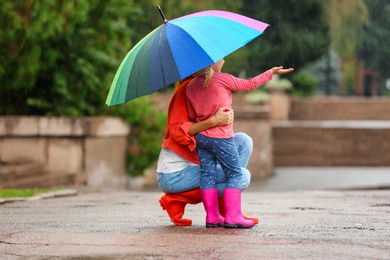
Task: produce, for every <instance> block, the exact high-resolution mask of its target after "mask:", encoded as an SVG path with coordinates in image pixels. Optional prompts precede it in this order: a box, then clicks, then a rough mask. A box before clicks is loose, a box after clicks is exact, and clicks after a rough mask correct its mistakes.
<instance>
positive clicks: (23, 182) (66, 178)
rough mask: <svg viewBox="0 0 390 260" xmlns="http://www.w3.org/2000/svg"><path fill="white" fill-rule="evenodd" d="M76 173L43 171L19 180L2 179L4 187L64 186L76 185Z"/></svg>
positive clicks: (2, 186)
mask: <svg viewBox="0 0 390 260" xmlns="http://www.w3.org/2000/svg"><path fill="white" fill-rule="evenodd" d="M76 181H77V178H76V174H75V173H67V172H42V173H41V174H40V175H39V176H30V177H24V178H21V179H18V180H9V181H2V182H1V184H0V188H3V189H11V188H13V189H34V188H63V187H69V186H76V184H77V182H76Z"/></svg>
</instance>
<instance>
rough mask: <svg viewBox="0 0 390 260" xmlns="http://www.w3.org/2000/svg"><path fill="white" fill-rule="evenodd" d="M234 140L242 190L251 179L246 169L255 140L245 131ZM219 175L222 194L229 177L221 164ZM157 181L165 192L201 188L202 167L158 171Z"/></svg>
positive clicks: (217, 181) (218, 166)
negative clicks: (164, 171)
mask: <svg viewBox="0 0 390 260" xmlns="http://www.w3.org/2000/svg"><path fill="white" fill-rule="evenodd" d="M234 141H235V143H236V146H237V150H238V156H239V164H240V167H241V173H242V177H241V185H240V189H241V191H243V190H245V189H246V188H247V187H248V186H249V184H250V180H251V173H250V172H249V171H248V170H247V169H246V167H247V165H248V162H249V159H250V157H251V155H252V150H253V141H252V138H251V137H250V136H248V135H247V134H245V133H236V134H235V135H234ZM216 172H217V175H216V183H215V186H216V187H217V188H218V195H219V196H222V194H223V189H224V188H226V184H227V179H226V176H225V173H224V172H223V170H222V168H221V166H220V165H219V164H218V165H217V171H216ZM157 183H158V186H159V187H160V189H161V190H162V191H163V192H165V193H178V192H183V191H188V190H191V189H195V188H199V186H200V167H199V166H188V167H186V168H184V169H183V170H181V171H178V172H173V173H157Z"/></svg>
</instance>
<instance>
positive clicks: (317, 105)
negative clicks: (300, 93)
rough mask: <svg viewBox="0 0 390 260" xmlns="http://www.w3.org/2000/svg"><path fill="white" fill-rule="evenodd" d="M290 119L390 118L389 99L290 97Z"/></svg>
mask: <svg viewBox="0 0 390 260" xmlns="http://www.w3.org/2000/svg"><path fill="white" fill-rule="evenodd" d="M289 119H290V120H390V99H388V98H379V97H375V98H362V97H318V98H292V99H291V109H290V114H289Z"/></svg>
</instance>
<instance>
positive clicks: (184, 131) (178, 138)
mask: <svg viewBox="0 0 390 260" xmlns="http://www.w3.org/2000/svg"><path fill="white" fill-rule="evenodd" d="M190 81H191V79H187V80H185V81H184V82H183V83H181V84H180V86H179V87H178V88H177V90H176V91H175V93H174V94H173V96H172V99H171V102H170V103H169V108H168V118H167V126H166V129H167V130H166V133H165V137H164V141H163V143H162V145H161V147H163V148H169V149H171V150H172V151H174V152H176V153H177V154H179V155H180V156H181V157H183V158H185V159H187V160H189V161H191V162H193V163H196V164H199V159H198V154H197V153H196V149H195V148H196V141H195V138H194V137H193V136H190V135H189V134H188V131H189V129H190V127H191V125H192V124H193V122H191V121H190V120H189V119H188V110H187V96H186V88H187V85H188V83H189V82H190Z"/></svg>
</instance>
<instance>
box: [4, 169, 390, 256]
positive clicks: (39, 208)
mask: <svg viewBox="0 0 390 260" xmlns="http://www.w3.org/2000/svg"><path fill="white" fill-rule="evenodd" d="M340 170H343V169H336V168H333V169H331V168H326V169H309V168H305V169H303V168H301V169H298V168H290V169H283V168H280V169H275V176H274V177H272V178H270V179H268V180H263V181H253V182H252V183H251V186H250V188H248V190H247V191H246V192H244V193H243V194H242V199H243V204H242V209H243V212H244V213H245V214H247V215H253V216H257V217H258V218H259V221H260V223H259V225H256V226H255V227H253V228H251V229H243V230H242V229H225V228H213V229H207V228H205V223H204V221H205V213H204V209H203V206H202V204H198V205H188V206H187V210H186V214H185V217H188V218H191V219H192V220H193V225H192V226H189V227H178V226H174V225H173V224H172V223H171V222H170V220H169V218H168V215H167V214H166V212H165V211H162V210H161V208H160V205H159V203H158V199H159V198H160V196H161V195H162V193H161V192H160V191H158V189H154V188H153V189H148V190H140V191H105V192H86V191H79V192H78V194H77V195H73V196H62V197H52V198H48V199H44V198H42V199H37V200H29V201H20V202H15V203H5V204H2V205H0V216H1V224H0V259H294V258H295V259H390V189H388V187H387V188H386V186H387V184H386V182H387V180H388V179H386V178H388V177H387V175H389V174H390V171H389V168H382V169H381V170H382V171H379V169H378V168H372V169H369V168H366V169H361V168H360V170H362V171H361V172H360V171H359V170H358V169H355V168H349V171H347V168H344V172H343V173H344V178H341V177H340V178H339V179H338V181H336V182H334V179H332V178H333V177H334V176H337V175H339V174H340V173H341V172H340ZM309 172H312V173H313V174H318V176H317V178H314V180H315V181H314V180H311V181H309V180H310V178H309V177H308V174H309ZM314 172H316V173H314ZM327 172H328V175H329V176H328V178H322V180H321V178H320V177H319V176H321V175H320V173H322V174H324V173H327ZM329 172H330V173H329ZM353 172H355V173H357V174H358V173H359V172H360V175H357V176H360V177H359V178H358V179H359V180H360V184H359V183H353V182H352V180H350V181H349V185H347V183H346V180H347V179H348V178H350V177H348V178H347V177H346V176H347V175H348V173H349V174H353ZM364 173H365V174H364ZM369 173H371V174H369ZM380 173H381V174H380ZM386 173H387V174H386ZM330 175H334V176H333V177H330ZM351 176H352V175H351ZM373 176H376V177H375V178H374V177H373ZM363 177H365V178H366V183H367V186H366V187H364V185H362V183H361V182H362V178H363ZM376 178H378V179H376ZM352 179H353V178H352ZM373 179H375V180H378V182H374V181H373ZM342 180H344V181H342ZM381 180H382V181H381ZM332 182H333V185H332ZM267 183H268V184H267ZM299 183H300V184H301V185H299ZM310 183H311V184H310ZM342 183H343V185H341V184H342ZM320 184H321V185H320ZM358 184H359V185H358ZM372 184H375V185H372ZM379 184H381V185H380V187H379V186H378V185H379ZM384 184H386V185H384ZM340 185H341V186H340ZM320 186H322V188H321V187H320ZM374 186H376V187H377V189H376V188H374Z"/></svg>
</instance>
